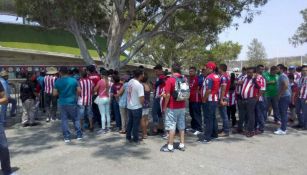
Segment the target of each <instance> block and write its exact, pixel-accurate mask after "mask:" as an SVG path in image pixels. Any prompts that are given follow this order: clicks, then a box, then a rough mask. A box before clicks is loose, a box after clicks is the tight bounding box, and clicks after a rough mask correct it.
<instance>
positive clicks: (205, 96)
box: [199, 61, 220, 143]
mask: <svg viewBox="0 0 307 175" xmlns="http://www.w3.org/2000/svg"><path fill="white" fill-rule="evenodd" d="M215 69H216V65H215V63H214V62H211V61H209V62H208V63H207V64H206V74H207V75H208V76H207V77H206V79H205V80H204V84H203V87H202V102H203V103H204V105H203V111H206V112H204V119H205V124H206V126H205V134H204V138H203V139H201V140H199V141H200V142H201V143H209V142H210V141H211V140H212V139H215V138H217V137H218V131H217V129H218V126H217V121H216V115H215V111H216V108H217V105H218V91H219V88H220V78H219V76H218V75H216V74H215Z"/></svg>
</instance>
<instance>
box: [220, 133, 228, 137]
mask: <svg viewBox="0 0 307 175" xmlns="http://www.w3.org/2000/svg"><path fill="white" fill-rule="evenodd" d="M228 136H229V133H225V132H221V133H220V134H218V137H228Z"/></svg>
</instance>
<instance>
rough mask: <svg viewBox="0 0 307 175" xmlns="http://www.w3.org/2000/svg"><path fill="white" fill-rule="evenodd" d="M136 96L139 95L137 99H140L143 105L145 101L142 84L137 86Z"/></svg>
mask: <svg viewBox="0 0 307 175" xmlns="http://www.w3.org/2000/svg"><path fill="white" fill-rule="evenodd" d="M138 96H139V99H140V103H141V105H142V106H143V105H144V102H145V97H144V88H143V85H141V86H139V87H138Z"/></svg>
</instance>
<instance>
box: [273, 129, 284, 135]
mask: <svg viewBox="0 0 307 175" xmlns="http://www.w3.org/2000/svg"><path fill="white" fill-rule="evenodd" d="M274 134H276V135H286V134H287V130H286V131H283V130H281V129H278V130H277V131H275V132H274Z"/></svg>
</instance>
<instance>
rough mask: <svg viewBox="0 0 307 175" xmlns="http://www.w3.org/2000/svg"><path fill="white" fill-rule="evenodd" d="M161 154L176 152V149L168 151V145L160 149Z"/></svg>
mask: <svg viewBox="0 0 307 175" xmlns="http://www.w3.org/2000/svg"><path fill="white" fill-rule="evenodd" d="M160 151H161V152H170V153H172V152H174V148H173V149H168V147H167V145H166V146H163V147H162V148H161V149H160Z"/></svg>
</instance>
